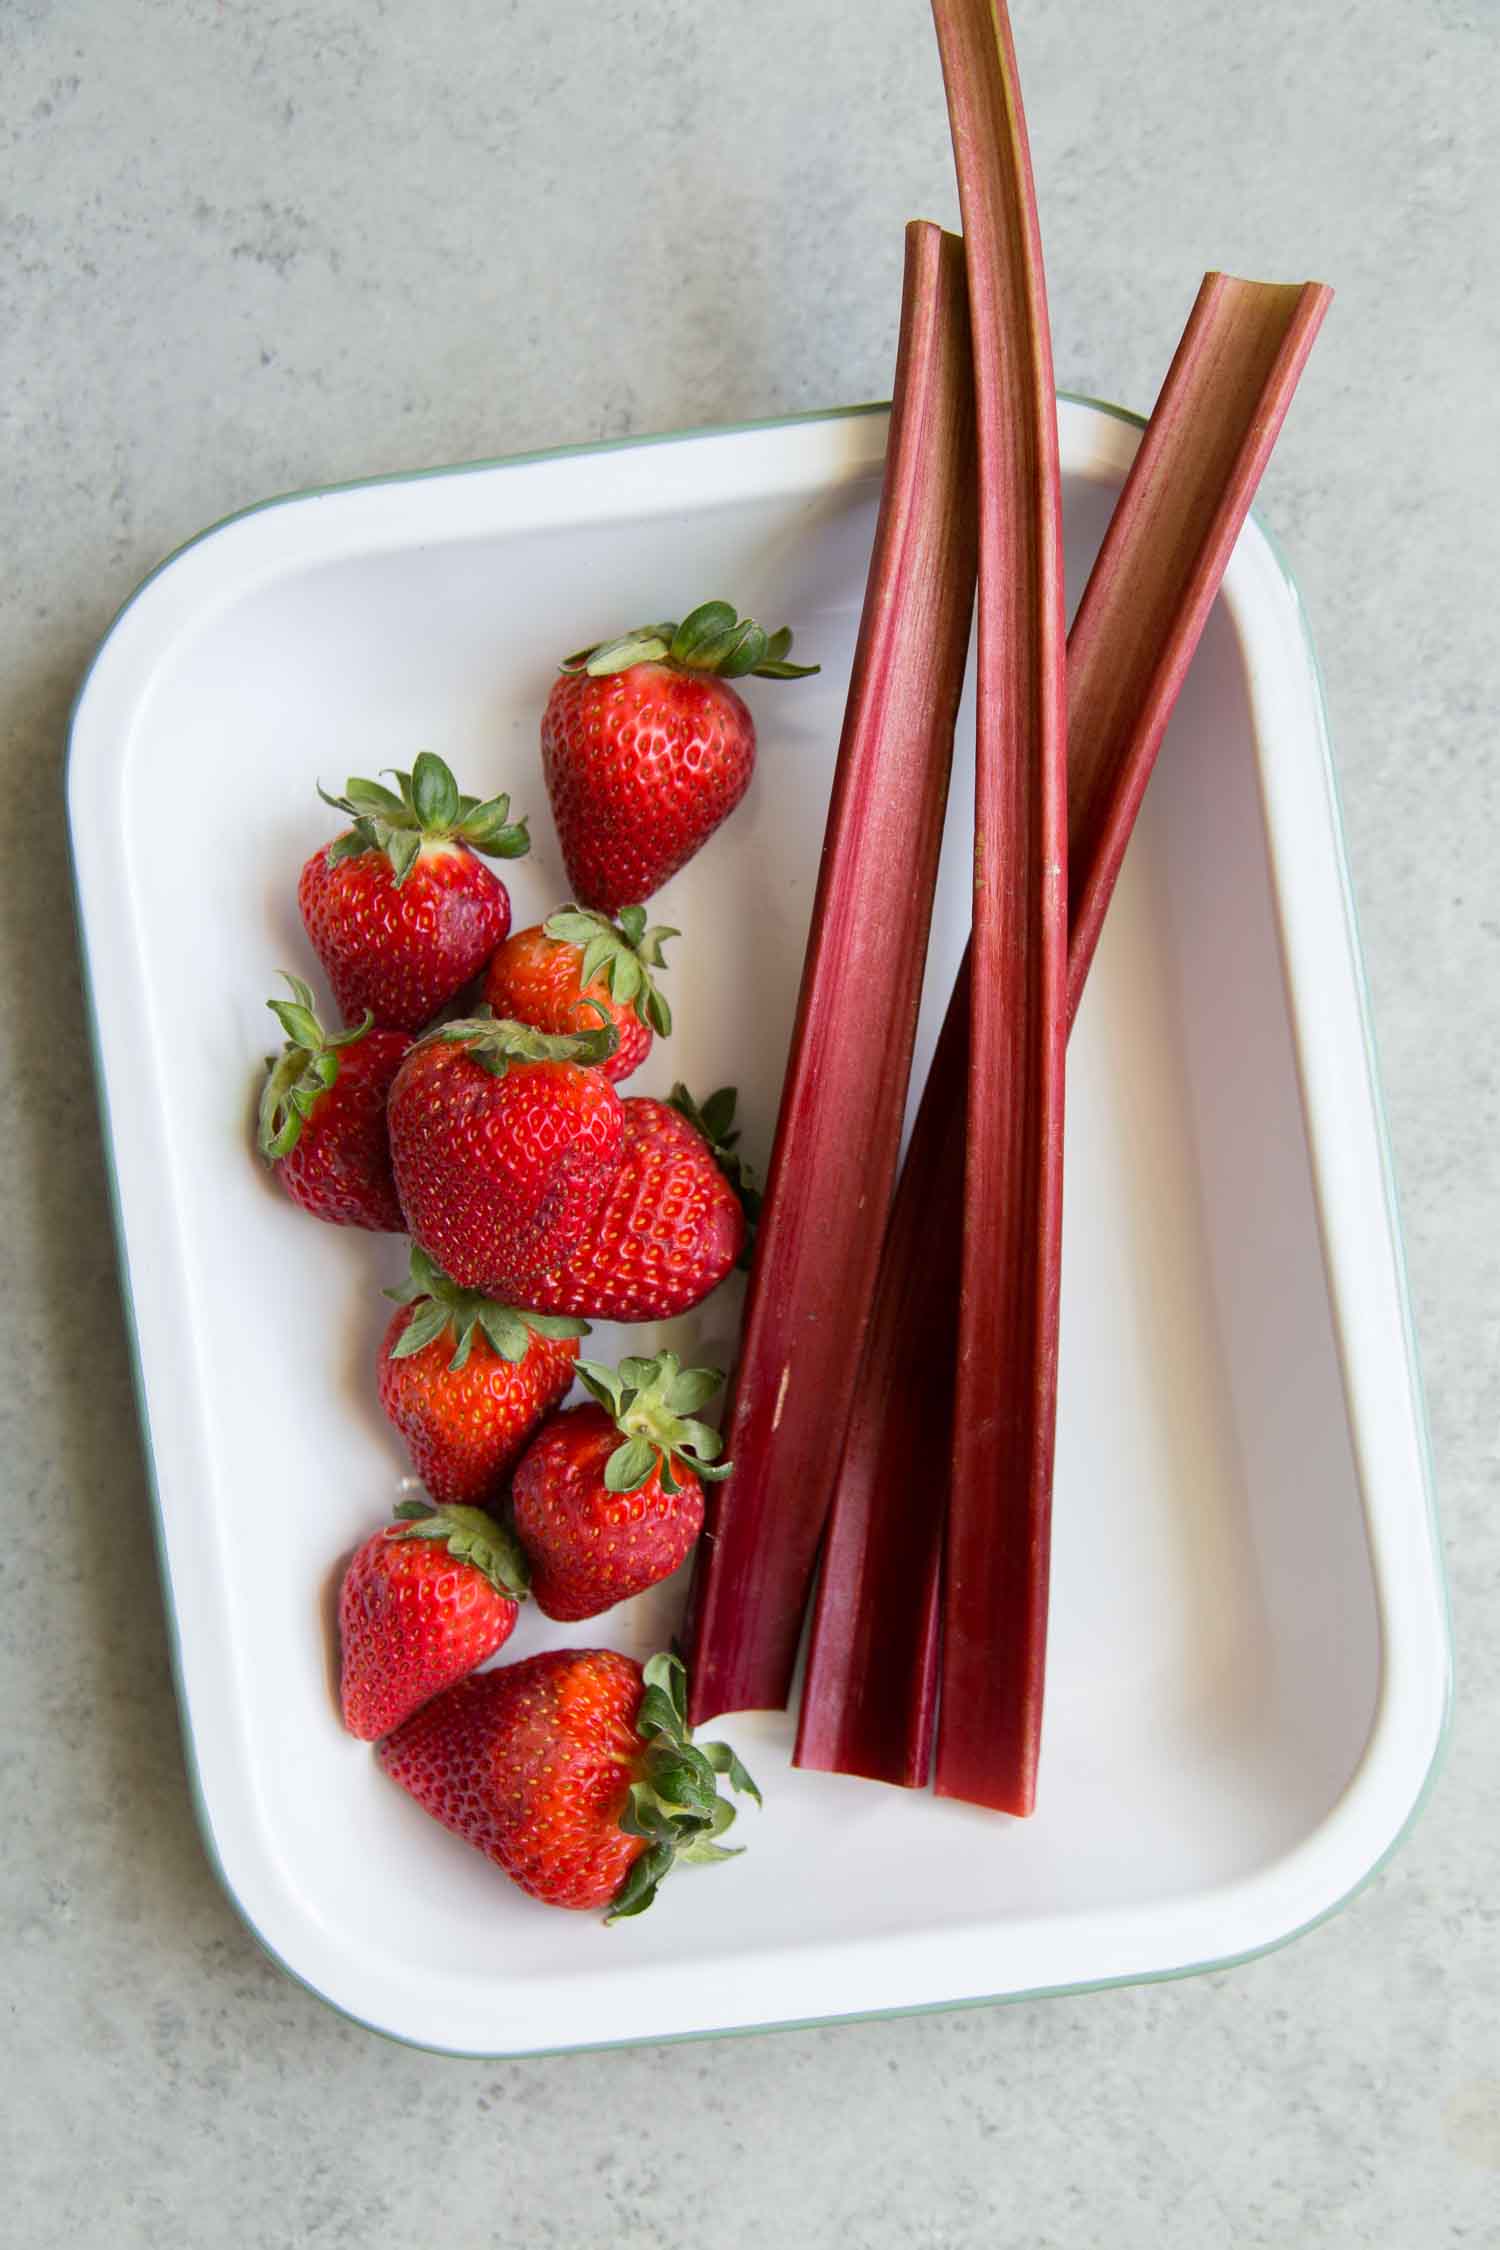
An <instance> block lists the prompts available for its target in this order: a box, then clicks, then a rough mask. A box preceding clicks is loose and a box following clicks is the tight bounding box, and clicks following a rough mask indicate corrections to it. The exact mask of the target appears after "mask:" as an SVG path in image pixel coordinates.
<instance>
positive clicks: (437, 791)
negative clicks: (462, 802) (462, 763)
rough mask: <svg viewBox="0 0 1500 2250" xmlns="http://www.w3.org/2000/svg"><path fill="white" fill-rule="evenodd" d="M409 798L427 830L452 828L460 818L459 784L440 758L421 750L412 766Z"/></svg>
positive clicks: (428, 751)
mask: <svg viewBox="0 0 1500 2250" xmlns="http://www.w3.org/2000/svg"><path fill="white" fill-rule="evenodd" d="M411 801H412V806H413V809H414V810H415V812H416V816H417V819H418V820H419V822H420V823H421V825H422V827H423V828H424V829H425V830H427V831H428V832H429V833H430V832H432V831H434V830H437V829H443V830H445V831H446V830H449V829H451V828H453V826H454V825H455V824H456V822H457V820H458V818H459V805H458V783H457V782H456V781H455V780H454V778H453V776H452V774H451V773H450V772H449V770H448V768H447V767H446V766H445V765H444V763H443V761H442V759H441V758H436V757H434V756H433V754H432V752H431V751H430V750H424V751H423V752H422V753H421V755H420V756H419V758H418V759H417V762H416V764H415V765H414V766H413V768H412V776H411Z"/></svg>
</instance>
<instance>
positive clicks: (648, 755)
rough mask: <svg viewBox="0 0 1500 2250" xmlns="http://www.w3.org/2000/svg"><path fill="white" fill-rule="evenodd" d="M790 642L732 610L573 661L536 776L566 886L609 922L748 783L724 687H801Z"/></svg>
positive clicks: (750, 741) (802, 671)
mask: <svg viewBox="0 0 1500 2250" xmlns="http://www.w3.org/2000/svg"><path fill="white" fill-rule="evenodd" d="M791 645H792V636H791V633H790V632H789V631H788V629H787V628H786V627H785V626H783V627H782V629H781V631H780V632H779V633H770V634H767V633H765V632H763V631H762V629H761V627H760V626H759V625H755V624H752V622H751V620H750V619H749V618H748V617H746V618H739V617H736V615H735V613H734V609H733V607H732V606H731V604H730V603H728V602H704V603H703V604H702V606H701V607H700V608H698V609H695V610H694V611H693V612H692V614H691V616H689V617H686V618H684V619H683V621H682V623H681V624H680V625H677V624H664V625H643V626H641V627H640V628H639V629H638V630H637V631H636V632H633V633H626V634H625V635H624V636H623V638H621V639H619V640H614V641H603V642H601V643H599V644H598V646H596V647H594V648H586V649H580V650H579V652H578V654H577V655H576V656H570V657H568V658H567V659H566V660H565V662H564V664H563V666H562V670H561V675H560V677H559V678H558V679H557V680H556V681H555V682H554V684H553V688H552V693H551V694H550V695H549V696H548V698H547V708H546V711H545V712H544V713H543V716H542V771H543V773H544V774H545V776H546V781H547V793H548V795H549V796H550V798H551V800H552V814H553V818H554V819H555V821H556V822H557V834H558V841H559V842H560V843H561V845H562V855H563V861H564V864H565V865H566V867H567V870H568V880H569V882H570V883H571V884H572V885H573V889H574V892H575V894H576V896H577V897H578V898H579V899H580V900H581V901H582V902H583V904H584V905H586V906H595V907H598V908H600V909H601V910H602V911H603V912H604V913H606V914H614V913H616V912H618V910H619V909H620V908H621V907H622V906H630V905H633V904H638V903H639V901H640V900H642V899H647V898H650V896H651V894H652V892H653V891H659V890H660V889H661V887H662V885H663V883H665V882H667V881H668V880H669V879H670V878H671V877H672V876H673V875H675V874H676V873H677V870H678V869H679V867H685V866H686V864H687V862H688V861H689V860H690V859H691V858H692V856H693V854H694V853H695V852H696V851H700V850H701V849H702V847H703V845H704V844H706V843H707V842H708V839H709V837H710V836H711V835H712V834H713V832H714V830H715V829H716V828H717V827H718V826H719V824H720V822H721V821H724V820H727V819H728V817H729V815H730V814H731V813H732V812H733V811H734V808H735V806H736V805H737V804H738V803H739V801H740V799H741V797H743V796H744V794H745V791H746V789H747V788H748V787H749V785H750V775H751V772H752V770H753V768H754V765H755V721H754V720H753V719H752V718H751V716H750V713H749V710H748V709H747V707H746V705H745V704H744V702H743V701H742V700H741V698H740V697H739V696H738V695H737V694H736V693H735V691H734V689H733V688H732V687H730V685H729V684H728V683H729V682H730V680H737V679H742V678H743V677H744V676H745V674H746V673H754V674H755V675H756V677H757V678H759V679H764V680H796V679H802V678H804V677H805V676H806V675H807V674H808V673H809V672H816V671H817V669H818V667H817V665H816V664H789V663H788V662H787V653H788V651H789V650H790V648H791Z"/></svg>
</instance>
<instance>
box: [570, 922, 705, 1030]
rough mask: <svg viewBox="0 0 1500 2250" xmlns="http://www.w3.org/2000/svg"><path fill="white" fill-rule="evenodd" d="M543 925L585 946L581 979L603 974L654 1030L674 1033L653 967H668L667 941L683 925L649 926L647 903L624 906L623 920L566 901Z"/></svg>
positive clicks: (615, 996)
mask: <svg viewBox="0 0 1500 2250" xmlns="http://www.w3.org/2000/svg"><path fill="white" fill-rule="evenodd" d="M542 929H543V930H544V932H545V933H546V935H547V936H548V937H549V938H555V939H556V941H557V942H558V944H559V945H581V946H582V947H583V959H582V961H581V962H580V964H579V969H578V981H579V983H580V984H581V985H583V986H585V987H587V986H588V985H591V984H593V983H594V981H595V979H596V978H598V979H602V981H603V984H604V987H605V990H606V991H607V992H608V994H609V996H610V998H611V999H612V1000H617V1001H618V1002H619V1003H620V1005H621V1006H622V1007H624V1006H626V1005H629V1006H631V1007H633V1008H634V1010H635V1013H636V1015H637V1016H638V1017H639V1019H640V1021H641V1022H642V1023H643V1024H644V1025H645V1026H646V1029H647V1030H648V1031H657V1032H660V1034H661V1036H662V1038H663V1039H666V1038H668V1037H670V1035H671V1030H672V1011H671V1009H670V1007H669V1006H668V1005H667V1000H666V995H665V994H664V993H663V992H662V991H661V990H660V988H659V986H658V985H657V983H656V980H655V978H654V977H653V976H652V974H651V971H652V970H653V969H660V968H663V967H665V965H666V964H665V962H664V960H663V958H662V945H663V943H664V942H665V940H666V939H667V938H674V937H681V935H682V932H681V931H680V930H673V929H669V928H668V927H667V926H666V924H665V923H660V922H659V923H656V924H654V925H653V926H652V927H651V928H650V929H648V928H647V927H646V909H645V908H644V907H643V906H622V907H621V909H620V918H619V920H618V921H617V922H612V921H611V920H610V918H609V916H608V915H607V914H596V913H595V912H594V911H593V909H592V908H591V907H587V906H563V907H559V909H558V911H557V912H556V913H555V914H549V915H548V917H547V919H546V921H545V922H544V923H543V924H542Z"/></svg>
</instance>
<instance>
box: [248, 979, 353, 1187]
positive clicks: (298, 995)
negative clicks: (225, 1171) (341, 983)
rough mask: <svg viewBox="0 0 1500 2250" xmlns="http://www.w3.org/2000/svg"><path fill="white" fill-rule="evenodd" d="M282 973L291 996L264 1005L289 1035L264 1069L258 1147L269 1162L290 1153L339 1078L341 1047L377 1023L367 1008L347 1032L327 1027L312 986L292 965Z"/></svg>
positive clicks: (257, 1133)
mask: <svg viewBox="0 0 1500 2250" xmlns="http://www.w3.org/2000/svg"><path fill="white" fill-rule="evenodd" d="M281 974H282V976H283V977H284V978H285V979H286V982H287V983H288V984H289V985H290V986H291V991H292V997H291V999H290V1000H268V1001H267V1002H266V1006H267V1007H268V1008H269V1009H270V1011H271V1013H272V1015H273V1016H274V1017H275V1018H276V1020H277V1022H278V1023H279V1024H280V1025H281V1028H282V1030H283V1031H284V1032H285V1033H286V1035H287V1043H286V1045H285V1047H283V1049H282V1051H281V1053H280V1055H279V1056H278V1057H277V1058H276V1059H275V1061H274V1062H273V1063H272V1064H271V1067H270V1069H269V1070H268V1072H267V1073H266V1082H265V1085H264V1086H263V1088H262V1089H261V1097H260V1115H259V1118H258V1120H257V1125H256V1145H257V1146H258V1147H259V1149H260V1153H261V1155H262V1156H263V1157H264V1158H265V1159H266V1161H267V1163H268V1164H275V1163H277V1162H278V1161H279V1160H280V1159H281V1158H282V1157H283V1156H290V1155H291V1153H292V1150H293V1149H294V1148H295V1147H296V1146H297V1143H298V1141H299V1140H300V1139H301V1138H302V1128H303V1126H304V1125H305V1124H306V1123H307V1120H308V1119H309V1117H311V1115H312V1112H313V1107H314V1104H315V1103H317V1102H318V1101H319V1100H321V1098H322V1096H323V1095H324V1094H326V1093H327V1092H328V1090H329V1088H330V1087H331V1086H333V1085H334V1084H335V1083H336V1082H337V1079H338V1074H339V1049H340V1048H341V1047H352V1046H353V1044H354V1042H355V1040H356V1039H363V1037H364V1035H365V1033H366V1032H367V1031H368V1030H369V1028H370V1026H371V1025H372V1024H373V1023H374V1021H375V1018H374V1017H373V1016H372V1015H371V1013H370V1011H369V1009H368V1008H367V1009H366V1010H365V1013H364V1016H363V1018H362V1019H361V1021H360V1022H359V1023H356V1024H352V1025H350V1027H349V1028H348V1030H346V1031H333V1032H329V1031H325V1030H324V1029H323V1026H322V1024H321V1023H319V1021H318V1017H317V1012H316V1005H315V1002H314V1000H313V995H312V990H311V987H310V986H308V985H306V984H304V983H303V981H302V979H301V977H294V976H293V975H292V974H291V971H290V970H288V969H283V970H282V971H281Z"/></svg>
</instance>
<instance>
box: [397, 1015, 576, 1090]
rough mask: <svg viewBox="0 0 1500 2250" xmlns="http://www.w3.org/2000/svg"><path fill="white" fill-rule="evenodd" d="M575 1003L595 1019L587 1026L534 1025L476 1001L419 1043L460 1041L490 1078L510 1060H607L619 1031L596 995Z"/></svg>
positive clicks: (501, 1071) (502, 1072)
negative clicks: (471, 1009)
mask: <svg viewBox="0 0 1500 2250" xmlns="http://www.w3.org/2000/svg"><path fill="white" fill-rule="evenodd" d="M578 1004H579V1006H580V1007H581V1008H587V1009H589V1010H590V1012H591V1013H592V1014H594V1015H596V1016H597V1017H598V1019H599V1021H598V1023H597V1024H596V1025H594V1026H593V1027H592V1028H591V1029H589V1030H587V1031H538V1030H537V1029H536V1027H535V1025H533V1024H529V1023H517V1022H516V1021H515V1020H514V1018H513V1017H510V1016H497V1015H496V1014H495V1012H494V1010H493V1008H490V1007H488V1006H487V1005H485V1004H484V1003H481V1004H480V1006H479V1007H477V1008H476V1009H475V1011H474V1013H473V1015H472V1016H460V1017H459V1018H458V1019H457V1020H456V1021H455V1022H453V1023H441V1024H439V1025H438V1026H437V1029H436V1030H435V1031H429V1032H428V1033H427V1035H426V1038H425V1039H424V1040H422V1041H421V1042H420V1043H421V1044H422V1045H423V1046H425V1045H426V1044H427V1043H428V1041H429V1040H435V1039H444V1040H447V1041H449V1042H450V1044H454V1045H458V1046H461V1047H462V1048H463V1049H464V1051H465V1053H466V1054H467V1055H468V1056H469V1057H470V1059H471V1060H472V1061H474V1062H477V1063H478V1065H479V1067H480V1069H481V1070H487V1071H488V1072H489V1073H490V1076H491V1077H492V1078H503V1077H504V1076H505V1074H506V1072H507V1071H508V1070H509V1068H510V1066H511V1064H512V1063H513V1062H519V1063H537V1062H576V1063H583V1064H584V1065H585V1066H597V1065H598V1064H599V1063H602V1062H608V1060H609V1058H610V1056H611V1055H612V1054H613V1053H614V1051H615V1049H616V1048H617V1047H618V1046H619V1044H620V1034H619V1032H618V1031H617V1030H616V1029H615V1027H614V1024H613V1023H612V1022H611V1021H610V1018H609V1015H608V1013H607V1012H606V1010H604V1009H603V1008H601V1007H600V1006H599V1005H598V1003H597V1001H594V1000H580V1002H579V1003H578Z"/></svg>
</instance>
